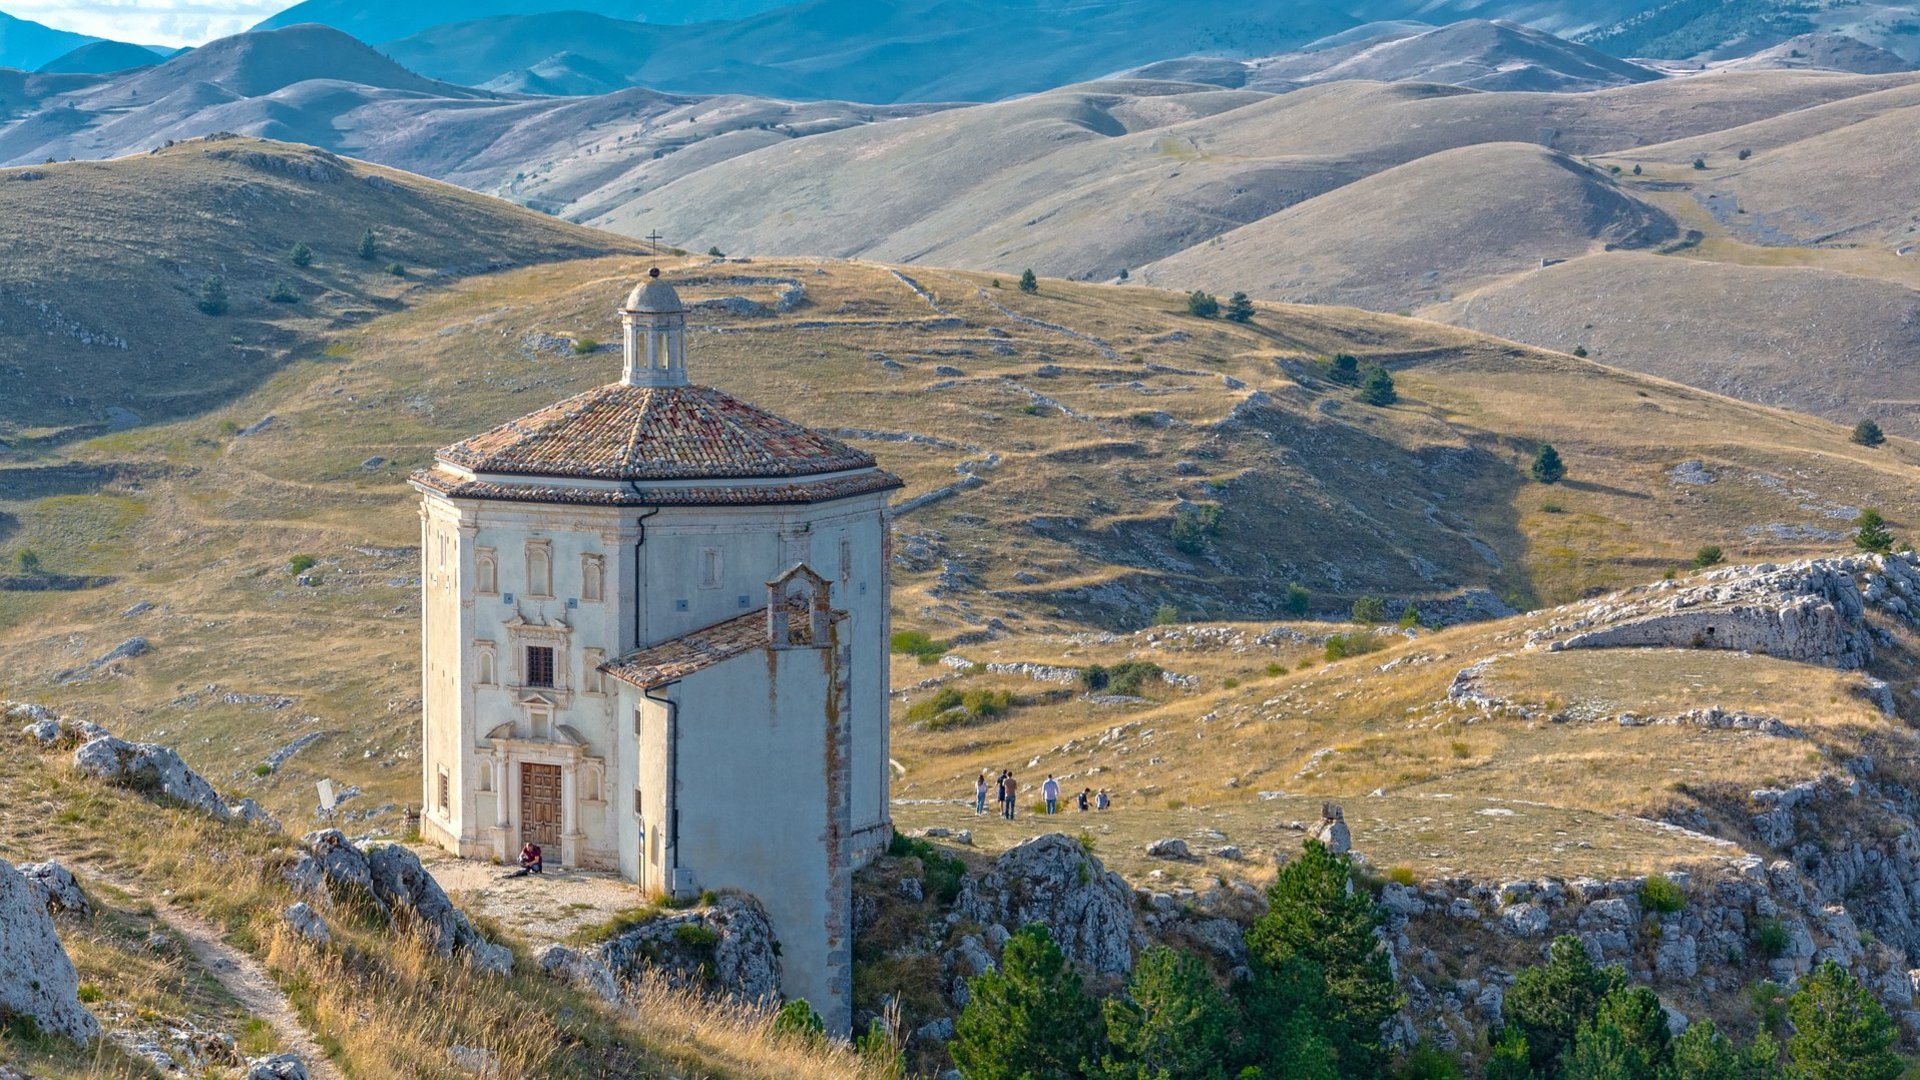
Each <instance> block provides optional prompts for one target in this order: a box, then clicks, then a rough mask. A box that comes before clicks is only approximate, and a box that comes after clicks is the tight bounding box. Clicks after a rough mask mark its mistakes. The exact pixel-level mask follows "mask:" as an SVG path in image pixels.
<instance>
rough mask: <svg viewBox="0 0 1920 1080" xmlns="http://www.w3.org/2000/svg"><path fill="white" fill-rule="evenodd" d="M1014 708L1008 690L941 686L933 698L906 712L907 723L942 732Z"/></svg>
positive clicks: (911, 707)
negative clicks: (922, 725)
mask: <svg viewBox="0 0 1920 1080" xmlns="http://www.w3.org/2000/svg"><path fill="white" fill-rule="evenodd" d="M1012 707H1013V693H1012V691H1009V690H965V691H962V690H958V689H956V688H954V687H951V686H943V687H941V688H940V689H938V690H936V691H934V694H933V696H932V697H930V698H928V699H926V700H925V701H920V702H916V703H914V704H913V705H912V706H910V707H909V708H908V709H907V720H908V721H909V722H910V723H915V724H925V725H926V726H927V727H928V728H929V729H930V730H933V731H943V730H945V729H947V728H952V727H959V726H960V725H962V724H966V723H970V722H972V721H975V720H987V719H991V718H992V717H995V716H1001V715H1004V714H1005V713H1006V711H1007V710H1008V709H1011V708H1012Z"/></svg>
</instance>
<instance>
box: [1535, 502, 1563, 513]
mask: <svg viewBox="0 0 1920 1080" xmlns="http://www.w3.org/2000/svg"><path fill="white" fill-rule="evenodd" d="M1540 512H1541V513H1543V514H1564V513H1566V512H1567V508H1566V507H1564V506H1561V505H1560V504H1559V503H1556V502H1545V503H1541V504H1540Z"/></svg>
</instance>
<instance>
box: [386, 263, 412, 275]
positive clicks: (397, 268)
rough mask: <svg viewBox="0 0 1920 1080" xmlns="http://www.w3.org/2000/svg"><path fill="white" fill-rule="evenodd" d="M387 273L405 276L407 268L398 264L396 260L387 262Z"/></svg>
mask: <svg viewBox="0 0 1920 1080" xmlns="http://www.w3.org/2000/svg"><path fill="white" fill-rule="evenodd" d="M387 273H389V274H392V275H393V276H394V277H406V276H407V268H406V267H404V266H402V265H400V264H399V263H397V262H395V263H388V264H387Z"/></svg>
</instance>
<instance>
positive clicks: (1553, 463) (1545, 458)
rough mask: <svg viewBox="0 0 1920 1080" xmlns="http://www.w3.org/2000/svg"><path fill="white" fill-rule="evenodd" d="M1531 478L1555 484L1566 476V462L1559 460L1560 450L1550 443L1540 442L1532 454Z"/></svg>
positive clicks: (1543, 482)
mask: <svg viewBox="0 0 1920 1080" xmlns="http://www.w3.org/2000/svg"><path fill="white" fill-rule="evenodd" d="M1531 471H1532V473H1533V478H1534V480H1536V481H1538V482H1539V483H1542V484H1557V483H1559V482H1560V481H1562V480H1565V479H1566V478H1567V464H1566V462H1564V461H1561V460H1560V451H1558V450H1555V449H1554V448H1553V444H1552V443H1542V444H1541V445H1540V450H1539V452H1538V453H1536V454H1534V455H1533V468H1532V470H1531Z"/></svg>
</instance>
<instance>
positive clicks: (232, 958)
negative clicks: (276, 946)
mask: <svg viewBox="0 0 1920 1080" xmlns="http://www.w3.org/2000/svg"><path fill="white" fill-rule="evenodd" d="M56 857H57V858H59V859H60V860H61V861H62V862H64V863H65V864H66V865H67V866H68V867H70V868H72V869H73V870H75V871H76V872H78V873H80V874H82V875H84V876H85V877H89V878H94V879H97V880H100V881H104V882H106V883H107V884H109V885H111V886H113V887H114V888H116V889H118V890H120V891H121V892H123V893H126V894H127V895H128V896H129V897H132V898H133V899H135V900H138V901H141V902H143V903H147V904H152V905H153V913H154V917H155V918H157V919H159V920H160V921H161V922H163V923H166V924H167V927H168V929H170V930H172V931H173V932H174V933H176V934H178V935H180V938H181V940H183V941H185V942H186V945H187V951H188V952H190V953H192V954H193V958H194V960H195V961H196V962H197V963H199V965H200V966H201V967H203V968H205V969H207V972H208V973H209V974H211V975H212V976H213V977H214V978H216V979H218V980H220V985H222V986H224V987H226V988H227V992H228V993H230V994H232V995H233V996H234V998H235V1000H237V1001H239V1002H240V1004H241V1005H242V1006H243V1007H244V1008H245V1009H246V1010H247V1012H249V1013H251V1014H252V1015H254V1016H257V1017H259V1018H260V1019H262V1020H265V1021H266V1022H267V1024H268V1025H269V1026H271V1027H272V1028H273V1033H274V1035H275V1036H276V1037H278V1038H279V1040H280V1045H281V1047H282V1048H283V1049H284V1050H286V1051H288V1052H291V1053H295V1054H298V1055H300V1058H301V1060H302V1061H305V1062H306V1063H307V1075H308V1076H309V1077H311V1078H312V1080H346V1075H345V1074H344V1073H342V1072H341V1071H340V1070H339V1068H338V1067H336V1066H335V1065H334V1064H333V1062H332V1061H330V1060H328V1059H327V1056H326V1052H325V1051H323V1050H322V1049H321V1048H320V1043H319V1042H318V1041H317V1040H315V1039H314V1037H313V1033H312V1032H311V1031H309V1030H307V1026H306V1024H305V1023H303V1022H302V1021H301V1019H300V1014H299V1012H298V1011H296V1010H295V1009H294V1007H293V1002H291V1001H289V1000H287V995H286V994H284V993H282V992H281V991H280V986H279V984H278V983H275V982H274V981H273V976H272V975H270V974H269V973H268V972H267V969H266V968H265V967H264V966H263V965H261V963H260V962H259V961H258V960H255V959H254V958H253V957H251V956H248V955H247V954H246V953H244V952H241V951H240V950H239V949H236V948H234V947H233V946H231V945H228V944H227V943H226V941H224V940H223V939H222V937H221V934H220V929H219V928H218V927H217V926H215V925H214V924H213V923H210V922H208V921H207V920H205V919H203V918H201V917H200V916H198V915H196V914H194V913H193V912H191V911H188V910H187V909H185V908H183V907H180V906H179V905H177V904H174V903H171V902H170V901H168V900H166V899H165V898H163V897H158V896H153V895H151V894H149V893H148V892H146V890H144V889H142V888H141V887H140V885H139V883H138V882H136V881H133V880H132V879H130V878H127V877H123V876H121V875H120V874H117V873H112V872H110V871H105V870H102V869H101V868H99V867H97V866H94V865H92V864H90V863H86V862H83V861H79V860H72V859H68V858H67V857H65V856H56Z"/></svg>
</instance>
